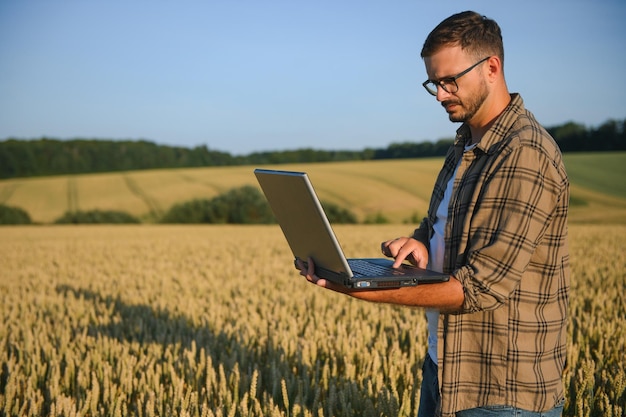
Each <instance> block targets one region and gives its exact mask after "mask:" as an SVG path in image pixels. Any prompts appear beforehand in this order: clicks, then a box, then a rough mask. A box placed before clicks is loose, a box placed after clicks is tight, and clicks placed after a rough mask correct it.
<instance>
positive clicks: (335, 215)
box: [321, 201, 358, 224]
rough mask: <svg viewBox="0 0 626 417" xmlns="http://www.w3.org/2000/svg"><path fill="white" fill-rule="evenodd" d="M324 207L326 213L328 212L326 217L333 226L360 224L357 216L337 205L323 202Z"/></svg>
mask: <svg viewBox="0 0 626 417" xmlns="http://www.w3.org/2000/svg"><path fill="white" fill-rule="evenodd" d="M321 204H322V207H324V211H325V212H326V217H328V221H329V222H330V223H332V224H339V223H343V224H356V223H358V221H357V218H356V215H355V214H354V213H352V212H351V211H350V210H348V209H345V208H341V207H339V206H338V205H337V204H334V203H327V202H324V201H322V202H321Z"/></svg>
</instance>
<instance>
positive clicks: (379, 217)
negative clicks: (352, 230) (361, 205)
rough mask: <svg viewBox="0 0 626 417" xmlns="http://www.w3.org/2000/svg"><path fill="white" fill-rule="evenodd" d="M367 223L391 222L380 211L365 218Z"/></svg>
mask: <svg viewBox="0 0 626 417" xmlns="http://www.w3.org/2000/svg"><path fill="white" fill-rule="evenodd" d="M364 223H365V224H387V223H389V219H388V218H387V217H385V215H384V214H382V213H381V212H380V211H379V212H377V213H376V214H374V215H370V216H367V218H366V219H365V222H364Z"/></svg>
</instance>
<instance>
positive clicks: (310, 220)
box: [254, 169, 449, 289]
mask: <svg viewBox="0 0 626 417" xmlns="http://www.w3.org/2000/svg"><path fill="white" fill-rule="evenodd" d="M254 174H255V175H256V178H257V180H258V181H259V184H260V185H261V189H262V190H263V193H264V194H265V197H266V198H267V201H268V202H269V205H270V207H271V208H272V211H273V212H274V216H276V220H277V221H278V224H279V225H280V227H281V229H282V231H283V234H284V235H285V238H286V239H287V243H288V244H289V247H290V248H291V251H292V252H293V255H294V257H295V261H297V260H298V259H301V260H302V261H304V262H305V264H306V261H307V259H308V258H309V257H311V258H312V259H313V261H314V262H315V273H316V274H317V276H319V277H320V278H324V279H327V280H329V281H332V282H335V283H338V284H342V285H345V286H347V287H350V288H361V289H374V288H398V287H406V286H414V285H418V284H424V283H432V282H443V281H447V280H448V279H449V275H448V274H441V273H437V272H433V271H430V270H426V269H421V268H417V267H415V266H412V265H408V264H402V266H401V267H399V268H392V267H391V266H392V264H393V260H391V259H387V258H359V259H346V257H345V255H344V253H343V250H342V249H341V246H340V245H339V242H338V241H337V237H336V236H335V233H334V232H333V230H332V228H331V225H330V222H329V221H328V218H327V216H326V213H325V212H324V209H323V208H322V205H321V204H320V201H319V199H318V198H317V194H316V193H315V190H314V189H313V185H312V184H311V181H310V180H309V177H308V176H307V174H306V173H304V172H293V171H278V170H268V169H255V170H254ZM295 261H294V262H295Z"/></svg>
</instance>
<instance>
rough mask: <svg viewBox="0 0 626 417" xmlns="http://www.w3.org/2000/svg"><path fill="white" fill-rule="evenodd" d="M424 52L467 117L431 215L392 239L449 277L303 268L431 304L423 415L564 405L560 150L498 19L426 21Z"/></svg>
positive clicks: (564, 195)
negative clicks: (526, 99) (511, 75)
mask: <svg viewBox="0 0 626 417" xmlns="http://www.w3.org/2000/svg"><path fill="white" fill-rule="evenodd" d="M421 56H422V58H423V59H424V63H425V66H426V72H427V74H428V80H427V81H426V82H424V87H425V88H426V90H427V91H428V92H429V93H430V94H432V95H433V96H435V97H436V99H437V101H439V102H440V103H441V105H442V106H443V107H444V109H445V110H446V112H447V113H448V116H449V118H450V120H451V121H453V122H462V125H461V127H460V128H459V129H458V130H457V136H456V140H455V143H454V146H452V147H451V149H450V151H449V152H448V155H447V156H446V159H445V162H444V165H443V168H442V170H441V172H440V174H439V177H438V179H437V182H436V184H435V187H434V190H433V194H432V198H431V201H430V206H429V210H428V216H427V217H426V218H425V219H424V220H423V221H422V223H421V225H420V226H419V227H418V228H417V229H416V230H415V231H414V233H413V235H412V236H410V237H400V238H397V239H393V240H389V241H386V242H383V244H382V245H381V248H382V252H383V253H384V254H385V255H386V256H391V257H393V258H395V262H394V266H398V265H399V264H400V263H401V262H403V261H404V260H408V261H410V262H411V263H413V264H416V265H418V266H420V267H427V266H428V267H429V268H431V269H435V270H441V271H443V272H446V273H449V274H450V275H451V278H450V280H449V281H448V282H446V283H438V284H429V285H420V286H417V287H411V288H398V289H382V290H373V291H372V290H370V291H359V290H351V289H347V288H344V287H341V286H337V285H334V284H332V283H330V282H327V281H326V280H323V279H319V278H318V277H317V276H316V275H315V273H314V264H313V260H309V264H308V268H305V266H304V264H302V263H301V264H300V269H301V275H303V276H305V277H306V278H307V279H308V280H309V281H311V282H313V283H315V284H317V285H319V286H322V287H326V288H329V289H332V290H335V291H338V292H342V293H345V294H348V295H350V296H353V297H356V298H360V299H363V300H368V301H373V302H384V303H393V304H400V305H406V306H419V307H425V308H427V317H428V320H429V329H431V334H430V337H429V340H430V343H429V345H430V346H429V354H428V357H427V358H426V361H425V363H424V368H423V370H424V377H423V380H424V383H423V384H422V391H421V392H422V394H421V401H420V410H419V416H430V415H438V414H440V413H441V414H443V415H444V416H454V415H456V416H461V417H468V416H481V415H489V416H499V415H512V412H511V410H514V411H516V412H521V411H526V412H528V414H522V415H524V416H527V415H528V416H539V415H541V416H553V415H554V416H558V415H561V412H562V407H563V402H564V392H563V385H562V382H561V377H562V373H563V370H564V366H565V361H566V322H567V308H568V297H569V275H570V269H569V253H568V248H567V211H568V205H569V181H568V178H567V175H566V173H565V169H564V166H563V161H562V159H561V153H560V151H559V149H558V147H557V145H556V143H555V142H554V140H553V139H552V138H551V137H550V136H549V135H548V133H547V132H546V131H545V130H544V129H543V128H542V127H541V126H540V125H539V123H538V122H537V121H536V120H535V118H534V116H533V115H532V114H531V113H530V112H529V111H527V110H526V109H525V108H524V104H523V101H522V98H521V97H520V96H519V94H509V92H508V88H507V86H506V82H505V79H504V73H503V62H504V52H503V46H502V36H501V33H500V28H499V26H498V25H497V23H496V22H494V21H493V20H490V19H488V18H486V17H484V16H481V15H480V14H477V13H474V12H463V13H459V14H456V15H453V16H451V17H449V18H447V19H445V20H444V21H443V22H441V23H440V24H439V25H438V26H437V27H436V28H435V29H434V30H433V31H432V32H431V33H430V34H429V35H428V37H427V39H426V41H425V43H424V47H423V49H422V53H421ZM409 180H410V179H409ZM435 333H436V334H435ZM426 381H431V383H427V382H426ZM515 415H518V414H515Z"/></svg>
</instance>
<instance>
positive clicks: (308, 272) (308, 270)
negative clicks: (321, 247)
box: [296, 258, 348, 294]
mask: <svg viewBox="0 0 626 417" xmlns="http://www.w3.org/2000/svg"><path fill="white" fill-rule="evenodd" d="M296 265H297V266H298V268H299V269H300V275H302V276H303V277H305V278H306V279H307V281H309V282H311V283H313V284H315V285H319V286H320V287H324V288H328V289H330V290H333V291H337V292H342V293H344V294H347V293H348V288H346V287H344V286H343V285H338V284H335V283H333V282H330V281H328V280H325V279H323V278H320V277H318V276H317V275H315V263H313V259H312V258H309V259H307V263H306V264H305V263H304V262H303V261H302V259H298V260H297V261H296Z"/></svg>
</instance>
